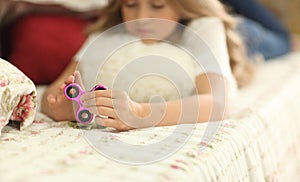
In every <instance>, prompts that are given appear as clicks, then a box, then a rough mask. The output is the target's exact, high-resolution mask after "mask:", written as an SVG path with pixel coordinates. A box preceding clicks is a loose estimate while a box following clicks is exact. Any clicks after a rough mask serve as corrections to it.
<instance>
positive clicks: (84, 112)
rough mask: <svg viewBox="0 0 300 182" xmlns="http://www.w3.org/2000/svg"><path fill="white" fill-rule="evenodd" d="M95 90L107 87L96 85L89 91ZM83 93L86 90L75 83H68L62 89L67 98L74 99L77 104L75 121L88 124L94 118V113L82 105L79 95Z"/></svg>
mask: <svg viewBox="0 0 300 182" xmlns="http://www.w3.org/2000/svg"><path fill="white" fill-rule="evenodd" d="M95 90H107V87H106V86H104V85H96V86H95V87H94V88H93V89H92V90H91V91H90V92H92V91H95ZM84 93H86V91H84V90H82V88H81V87H80V85H78V84H77V83H71V84H68V85H67V86H66V87H65V89H64V94H65V96H66V97H67V99H69V100H71V101H75V102H77V104H78V110H77V113H76V121H77V122H79V123H82V124H90V123H91V122H92V120H93V119H94V114H93V113H91V112H90V111H89V109H88V108H86V107H84V106H82V102H81V100H80V96H81V95H82V94H84Z"/></svg>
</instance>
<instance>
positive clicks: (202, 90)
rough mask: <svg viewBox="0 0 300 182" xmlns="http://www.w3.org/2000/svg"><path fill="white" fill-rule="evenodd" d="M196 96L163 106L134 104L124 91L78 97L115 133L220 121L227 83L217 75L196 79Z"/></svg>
mask: <svg viewBox="0 0 300 182" xmlns="http://www.w3.org/2000/svg"><path fill="white" fill-rule="evenodd" d="M196 86H197V89H198V94H196V95H194V96H190V97H187V98H183V99H181V100H176V101H170V102H166V103H141V104H140V103H136V102H134V101H132V100H131V99H130V98H129V97H128V95H127V94H126V93H125V92H123V91H112V90H107V91H105V90H101V91H95V92H93V93H87V94H85V95H83V96H82V97H81V99H82V101H83V104H84V106H86V107H89V108H90V109H91V111H92V112H93V113H94V114H99V115H102V116H107V117H102V118H100V117H98V118H97V119H96V121H98V123H99V124H101V125H103V126H107V127H113V128H116V129H118V130H129V129H132V128H145V127H151V126H168V125H176V124H187V123H200V122H206V121H211V120H214V121H215V120H221V119H223V115H224V112H225V111H226V98H227V89H226V88H227V83H226V81H225V79H224V78H223V77H222V76H220V75H217V74H206V75H204V74H203V75H200V76H198V77H197V79H196Z"/></svg>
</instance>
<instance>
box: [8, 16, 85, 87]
mask: <svg viewBox="0 0 300 182" xmlns="http://www.w3.org/2000/svg"><path fill="white" fill-rule="evenodd" d="M86 25H87V22H86V21H84V20H82V19H79V18H76V17H70V16H64V15H43V14H39V15H29V16H25V17H22V18H20V19H18V20H17V21H16V22H15V23H14V25H13V27H12V31H11V48H12V49H11V55H10V57H9V60H10V61H11V63H12V64H14V65H15V66H16V67H18V68H19V69H20V70H21V71H23V72H24V73H25V74H26V75H27V76H28V77H29V78H31V79H32V80H33V82H34V83H35V84H48V83H51V82H52V81H53V80H55V79H56V78H57V77H58V76H59V74H60V73H61V72H62V71H63V70H64V69H65V67H66V66H67V65H68V63H69V62H70V60H71V59H72V57H73V56H74V54H75V53H76V52H77V51H78V50H79V48H80V47H81V45H82V44H83V42H84V41H85V39H86V36H85V35H84V33H83V29H84V27H85V26H86Z"/></svg>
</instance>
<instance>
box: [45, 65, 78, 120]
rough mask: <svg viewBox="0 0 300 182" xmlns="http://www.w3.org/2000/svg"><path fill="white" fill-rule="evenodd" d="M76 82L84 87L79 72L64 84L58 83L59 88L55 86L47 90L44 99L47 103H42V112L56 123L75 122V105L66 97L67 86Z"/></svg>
mask: <svg viewBox="0 0 300 182" xmlns="http://www.w3.org/2000/svg"><path fill="white" fill-rule="evenodd" d="M74 82H76V83H78V84H80V85H81V86H83V85H82V81H81V77H80V73H79V72H78V71H75V72H74V75H70V76H69V77H68V78H67V79H66V80H65V82H64V83H58V84H60V85H59V86H58V87H56V86H53V87H52V88H49V89H48V90H46V93H45V94H44V97H46V98H45V99H43V100H44V101H46V102H44V103H42V111H43V112H44V113H45V114H47V115H48V116H50V117H51V118H52V119H54V120H56V121H69V120H75V115H74V109H73V104H72V102H71V101H70V100H68V99H67V98H66V97H65V95H64V88H65V86H66V85H67V84H69V83H74Z"/></svg>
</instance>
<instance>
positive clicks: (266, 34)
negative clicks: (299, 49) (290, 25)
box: [237, 18, 290, 60]
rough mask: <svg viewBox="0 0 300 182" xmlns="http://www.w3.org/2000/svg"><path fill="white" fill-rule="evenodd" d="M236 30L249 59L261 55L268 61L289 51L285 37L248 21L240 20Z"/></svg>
mask: <svg viewBox="0 0 300 182" xmlns="http://www.w3.org/2000/svg"><path fill="white" fill-rule="evenodd" d="M237 29H238V32H239V34H240V35H241V36H242V39H243V40H244V43H245V45H246V48H247V52H248V55H249V57H252V56H255V55H257V54H261V55H263V56H264V58H265V59H266V60H268V59H271V58H274V57H276V56H280V55H283V54H286V53H288V52H289V51H290V41H289V39H287V37H286V36H285V35H283V34H280V33H277V32H274V31H270V30H269V29H267V28H265V27H263V26H261V25H260V24H258V23H256V22H254V21H252V20H250V19H247V18H242V19H241V21H240V22H239V24H238V28H237Z"/></svg>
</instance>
